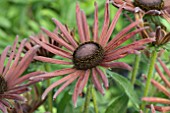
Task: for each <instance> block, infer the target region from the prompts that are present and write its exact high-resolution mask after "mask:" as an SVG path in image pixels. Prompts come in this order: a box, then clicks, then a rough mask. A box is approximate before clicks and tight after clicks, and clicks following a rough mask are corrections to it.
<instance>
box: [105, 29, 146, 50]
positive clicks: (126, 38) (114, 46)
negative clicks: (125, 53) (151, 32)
mask: <svg viewBox="0 0 170 113" xmlns="http://www.w3.org/2000/svg"><path fill="white" fill-rule="evenodd" d="M145 29H148V27H144V28H140V29H137V30H134V31H133V32H131V33H129V34H127V35H126V36H123V37H120V38H119V39H117V40H116V41H115V42H114V43H113V44H112V45H111V46H110V47H108V46H106V48H108V49H106V50H107V51H109V50H113V49H115V48H116V47H118V46H119V45H121V44H122V43H124V42H125V41H126V40H128V39H129V38H132V37H133V36H134V35H136V34H137V33H139V32H141V31H143V30H145Z"/></svg>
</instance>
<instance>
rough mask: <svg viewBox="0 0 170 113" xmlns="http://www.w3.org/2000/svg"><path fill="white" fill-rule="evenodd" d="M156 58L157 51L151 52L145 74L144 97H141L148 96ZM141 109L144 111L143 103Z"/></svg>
mask: <svg viewBox="0 0 170 113" xmlns="http://www.w3.org/2000/svg"><path fill="white" fill-rule="evenodd" d="M156 58H157V51H156V50H153V51H152V54H151V59H150V64H149V71H148V73H147V79H146V85H145V89H144V95H143V96H144V97H147V96H148V92H149V87H150V84H151V79H152V75H153V72H154V65H155V62H156ZM141 108H142V109H143V110H144V108H145V102H143V103H142V106H141Z"/></svg>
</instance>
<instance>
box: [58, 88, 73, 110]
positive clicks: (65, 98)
mask: <svg viewBox="0 0 170 113" xmlns="http://www.w3.org/2000/svg"><path fill="white" fill-rule="evenodd" d="M70 99H71V95H70V94H69V91H67V92H66V93H65V94H64V96H63V98H62V99H61V101H60V102H59V104H58V106H57V113H64V111H65V109H66V107H67V105H68V104H69V101H70Z"/></svg>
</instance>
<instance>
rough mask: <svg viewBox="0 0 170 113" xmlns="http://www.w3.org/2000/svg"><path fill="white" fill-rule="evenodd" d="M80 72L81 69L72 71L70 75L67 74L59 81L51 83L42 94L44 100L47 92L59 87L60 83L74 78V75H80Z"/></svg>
mask: <svg viewBox="0 0 170 113" xmlns="http://www.w3.org/2000/svg"><path fill="white" fill-rule="evenodd" d="M79 74H80V71H76V72H74V73H71V74H70V75H67V76H65V77H64V78H62V79H60V80H58V81H57V82H54V83H53V84H51V85H50V86H49V87H48V88H47V89H46V90H45V91H44V93H43V94H42V99H43V100H44V99H45V97H46V96H47V94H48V93H49V92H50V91H51V90H52V89H53V88H55V87H57V86H58V85H60V84H62V83H63V82H65V81H67V80H69V79H71V78H74V77H78V76H79Z"/></svg>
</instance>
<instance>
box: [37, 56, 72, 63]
mask: <svg viewBox="0 0 170 113" xmlns="http://www.w3.org/2000/svg"><path fill="white" fill-rule="evenodd" d="M34 59H35V60H38V61H42V62H48V63H52V64H63V65H71V64H73V63H72V62H67V61H64V60H57V59H53V58H47V57H43V56H35V57H34Z"/></svg>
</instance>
